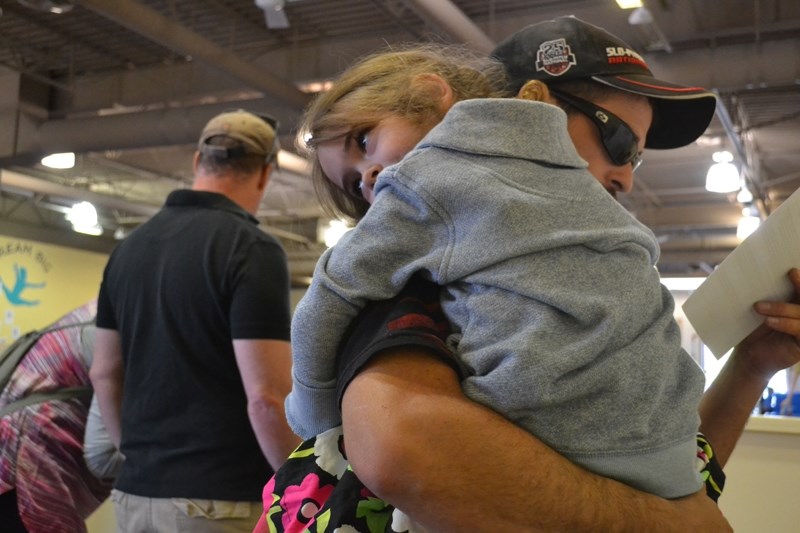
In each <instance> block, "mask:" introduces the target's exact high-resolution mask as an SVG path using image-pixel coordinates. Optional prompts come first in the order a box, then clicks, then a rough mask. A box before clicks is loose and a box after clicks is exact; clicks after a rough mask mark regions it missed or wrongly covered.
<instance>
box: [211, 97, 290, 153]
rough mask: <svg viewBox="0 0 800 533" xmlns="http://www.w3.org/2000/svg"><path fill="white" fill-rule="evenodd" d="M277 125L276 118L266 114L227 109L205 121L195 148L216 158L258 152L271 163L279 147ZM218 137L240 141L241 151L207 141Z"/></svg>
mask: <svg viewBox="0 0 800 533" xmlns="http://www.w3.org/2000/svg"><path fill="white" fill-rule="evenodd" d="M277 126H278V123H277V121H275V119H273V118H272V117H270V116H268V115H261V114H256V113H251V112H249V111H245V110H244V109H237V110H235V111H227V112H225V113H221V114H219V115H217V116H215V117H214V118H212V119H211V120H209V121H208V124H206V126H205V128H203V132H202V133H201V134H200V141H199V142H198V143H197V149H198V150H199V151H200V152H201V153H204V154H207V155H215V156H218V157H235V156H236V155H244V154H251V155H260V156H263V157H264V158H265V159H266V160H267V162H270V161H271V160H272V159H273V158H274V157H275V154H276V153H277V152H278V150H279V149H280V145H279V144H278V140H277V135H276V130H277ZM218 136H224V137H230V138H231V139H235V140H237V141H239V143H240V145H241V150H242V151H241V152H240V151H239V150H235V151H233V152H232V151H231V150H230V149H227V148H224V147H222V146H215V145H210V144H208V141H209V139H211V138H212V137H218Z"/></svg>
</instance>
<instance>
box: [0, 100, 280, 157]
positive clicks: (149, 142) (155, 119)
mask: <svg viewBox="0 0 800 533" xmlns="http://www.w3.org/2000/svg"><path fill="white" fill-rule="evenodd" d="M231 107H235V106H231V105H230V104H227V103H225V104H212V105H202V106H193V107H179V108H169V109H160V110H155V111H140V112H133V113H119V114H111V115H103V116H89V117H80V118H70V119H61V120H48V121H46V122H42V123H40V124H38V125H37V126H36V127H35V128H36V129H35V130H33V131H27V132H24V131H21V132H20V135H19V138H18V144H17V154H41V153H53V152H65V151H66V152H76V153H84V152H92V151H103V150H128V149H137V148H152V147H160V146H176V145H186V144H195V143H196V142H197V139H198V138H199V136H200V132H201V131H202V129H203V127H204V126H205V125H206V123H207V122H208V121H209V120H210V119H211V118H212V117H213V116H215V115H217V114H219V113H221V112H223V111H227V110H230V109H231ZM246 107H248V108H250V109H252V108H254V106H251V105H249V104H248V105H247V106H246ZM277 118H278V120H279V121H280V122H281V123H283V124H293V123H294V121H293V120H289V121H287V122H284V121H283V120H282V119H281V118H280V117H277ZM0 163H2V159H0Z"/></svg>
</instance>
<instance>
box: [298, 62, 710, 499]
mask: <svg viewBox="0 0 800 533" xmlns="http://www.w3.org/2000/svg"><path fill="white" fill-rule="evenodd" d="M422 55H424V53H423V54H422ZM412 56H413V55H412ZM412 56H409V57H402V58H398V57H392V53H391V52H390V53H389V57H383V56H377V58H372V59H368V60H367V61H365V62H362V63H360V64H359V65H357V66H356V67H355V68H354V69H353V70H352V71H349V72H347V73H345V74H344V75H343V77H342V79H341V80H340V81H339V83H338V84H336V85H334V89H333V90H332V91H331V93H329V94H327V95H325V96H323V97H321V98H320V100H319V101H317V102H316V103H315V105H314V106H313V107H312V108H311V110H310V112H309V119H308V121H309V128H308V129H309V132H310V133H311V139H312V141H311V142H312V146H313V147H314V149H315V155H316V166H315V175H316V176H317V183H318V184H320V185H322V188H323V189H324V191H325V192H327V193H328V197H329V198H330V200H331V201H332V203H333V205H334V206H335V207H336V208H337V209H338V210H339V211H342V212H345V213H346V214H349V215H351V216H354V217H355V218H357V217H359V216H360V215H361V214H362V213H363V210H365V209H366V208H367V205H368V204H372V205H371V209H369V211H368V212H366V213H365V214H363V216H362V217H361V220H360V222H359V223H358V225H357V226H356V227H355V228H354V229H353V230H352V231H351V232H349V233H348V234H347V235H346V236H345V237H344V238H343V239H342V241H340V243H339V244H337V245H336V246H335V247H333V248H331V249H330V250H328V251H327V252H326V253H325V254H323V256H322V258H321V259H320V261H319V263H318V265H317V269H316V271H315V273H314V280H313V282H312V285H311V287H310V288H309V290H308V292H307V293H306V295H305V297H304V298H303V300H302V301H301V302H300V304H299V305H298V307H297V309H296V311H295V314H294V317H293V322H292V352H293V388H292V392H291V393H290V395H289V396H288V398H287V401H286V412H287V418H288V420H289V423H290V425H291V426H292V429H293V430H294V431H295V432H296V433H297V434H299V435H300V436H301V437H303V438H310V437H312V436H314V435H317V434H319V433H322V432H324V431H326V430H329V429H331V428H332V427H335V426H337V425H339V424H340V423H341V420H340V414H339V407H338V403H337V380H336V363H335V360H336V349H337V347H338V346H339V345H340V343H341V342H342V340H343V338H344V336H345V332H346V330H347V328H348V327H349V326H350V323H351V321H352V320H353V319H355V317H356V315H358V313H359V312H360V311H361V310H362V309H363V307H364V306H365V305H366V303H367V302H369V301H376V300H385V299H388V298H391V297H393V296H395V295H397V294H398V293H399V292H400V291H401V290H402V289H403V288H404V287H405V286H406V284H407V283H408V282H409V281H410V280H411V279H412V277H414V276H417V275H421V276H423V277H424V278H426V279H428V280H431V281H433V282H434V283H436V284H438V285H439V286H441V288H442V307H443V310H444V312H445V314H446V315H447V318H448V320H449V322H450V323H451V324H452V327H453V334H452V335H451V336H450V338H449V339H448V342H449V343H450V344H451V346H453V347H454V348H455V350H456V353H457V359H458V362H459V363H460V365H461V367H462V369H463V373H464V375H465V377H464V379H463V380H462V386H463V389H464V392H465V393H466V394H467V396H469V397H470V398H471V399H473V400H475V401H478V402H480V403H483V404H484V405H487V406H488V407H490V408H492V409H494V410H495V411H497V412H499V413H502V414H504V415H505V416H506V417H508V418H509V419H510V420H512V421H513V422H515V423H517V424H518V425H520V426H521V427H523V428H524V429H526V430H527V431H529V432H531V433H532V434H534V435H536V436H537V437H538V438H540V439H541V440H542V441H544V442H545V443H547V444H548V445H550V446H552V447H553V448H555V449H556V450H558V451H559V452H560V453H562V454H563V455H565V456H566V457H567V458H569V459H570V460H572V461H573V462H576V463H578V464H580V465H582V466H584V467H585V468H587V469H589V470H592V471H594V472H597V473H599V474H601V475H604V476H607V477H612V478H615V479H617V480H620V481H623V482H625V483H627V484H629V485H632V486H634V487H636V488H639V489H641V490H645V491H648V492H652V493H654V494H658V495H661V496H663V497H668V498H677V497H681V496H685V495H688V494H692V493H694V492H696V491H697V490H699V488H700V487H701V486H702V481H701V479H700V476H699V474H698V472H697V469H696V466H695V463H694V461H695V456H696V432H697V428H698V424H699V417H698V414H697V406H698V403H699V399H700V397H701V395H702V392H703V384H704V377H703V373H702V371H701V370H700V369H699V367H698V366H697V364H696V363H695V362H694V360H693V359H692V358H691V356H689V354H687V353H686V352H685V351H684V350H683V349H682V348H681V346H680V333H679V330H678V328H677V325H676V324H675V322H674V320H673V318H672V311H673V303H672V299H671V297H670V295H669V293H668V292H667V291H666V289H664V288H663V287H662V286H661V284H660V279H659V276H658V273H657V271H656V269H655V268H654V266H655V263H656V260H657V258H658V253H659V250H658V243H657V241H656V239H655V237H654V235H653V234H652V232H650V231H649V230H648V229H647V228H645V227H644V226H643V225H642V224H640V223H639V222H638V221H636V220H635V218H634V217H633V216H632V215H631V214H630V213H628V212H627V211H626V210H625V209H624V208H623V207H622V206H620V205H619V204H618V203H617V202H616V201H615V199H614V197H613V196H612V195H610V194H608V192H607V191H606V190H605V189H604V187H603V186H601V185H600V183H598V181H597V180H596V179H595V178H594V177H593V176H592V175H591V174H589V173H588V172H587V171H586V168H585V167H586V163H585V161H584V160H583V159H582V158H581V157H580V156H579V155H578V153H577V152H576V150H575V147H574V145H573V144H572V141H571V139H570V136H569V133H568V130H567V117H566V114H565V113H564V112H563V111H562V110H561V109H560V108H559V107H557V106H556V105H553V104H555V103H556V102H557V100H556V99H555V98H554V97H553V96H552V95H551V93H550V90H549V89H548V87H547V85H545V84H544V83H542V82H540V81H530V82H528V83H526V84H524V85H523V86H522V87H521V88H520V90H519V93H518V95H517V98H471V97H472V96H473V95H474V92H472V93H470V92H468V91H462V90H461V89H460V88H455V87H454V86H453V84H452V83H451V79H456V80H461V79H463V76H464V74H465V73H466V74H470V75H471V76H473V79H474V80H476V81H480V80H481V79H488V78H485V77H484V76H483V75H480V71H475V70H473V71H472V72H471V71H470V70H471V69H467V70H463V69H460V68H453V69H451V70H445V71H444V72H445V75H446V76H447V77H444V76H443V75H441V74H440V71H438V70H434V69H432V68H431V67H430V65H429V64H428V63H426V61H419V62H417V61H412V60H411V59H410V57H412ZM456 74H458V75H456ZM466 86H467V87H469V88H470V89H472V88H473V87H476V86H477V87H481V89H480V91H479V92H483V93H486V92H487V91H488V90H489V89H491V88H492V85H491V84H488V85H481V84H480V83H478V84H475V83H468V84H466ZM483 87H485V89H484V88H483ZM617 92H618V95H617V96H616V100H614V101H615V102H617V104H619V107H620V109H621V110H622V111H621V112H623V113H625V115H624V116H625V117H626V118H627V119H628V120H629V123H626V122H625V121H624V120H623V119H622V118H620V117H617V116H616V115H614V114H613V113H611V112H610V111H609V110H607V109H603V114H604V117H605V118H606V122H607V123H608V124H609V127H614V128H615V130H614V131H615V133H617V134H618V135H623V136H625V138H626V139H628V140H629V144H628V145H625V146H623V148H625V151H626V153H627V156H626V157H627V158H628V159H627V160H626V161H627V162H628V163H630V164H631V165H634V163H635V161H636V160H638V153H639V152H640V151H641V149H642V148H643V146H644V142H645V141H644V139H645V137H646V135H647V131H648V128H649V126H650V121H651V117H652V110H651V106H650V103H649V101H648V100H647V99H646V98H645V97H643V96H637V95H629V94H625V93H622V92H621V91H617ZM554 94H556V95H557V98H558V99H559V100H561V101H567V102H568V103H569V104H570V105H573V103H574V105H576V106H580V105H582V104H580V103H579V102H580V100H579V99H577V98H575V96H574V95H568V94H567V93H565V91H564V90H563V89H560V90H559V91H558V92H554ZM633 116H635V117H639V118H638V119H636V120H634V119H633V118H631V117H633ZM406 154H407V155H406ZM403 156H405V157H404V158H403ZM401 158H403V159H402V161H400V159H401ZM398 161H400V162H399V163H398ZM621 276H622V277H624V282H623V281H622V280H621ZM620 405H636V406H637V409H636V410H633V411H620V409H619V406H620Z"/></svg>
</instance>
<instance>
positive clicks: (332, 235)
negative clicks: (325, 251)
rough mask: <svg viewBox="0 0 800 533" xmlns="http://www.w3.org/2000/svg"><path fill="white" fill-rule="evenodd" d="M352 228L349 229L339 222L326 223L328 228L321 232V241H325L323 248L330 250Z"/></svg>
mask: <svg viewBox="0 0 800 533" xmlns="http://www.w3.org/2000/svg"><path fill="white" fill-rule="evenodd" d="M351 229H353V228H350V227H348V226H347V224H345V223H344V222H343V221H341V220H331V221H330V222H329V223H328V227H327V228H325V230H323V239H324V240H325V246H327V247H328V248H330V247H331V246H334V245H335V244H336V243H337V242H339V239H341V238H342V236H343V235H344V234H345V233H347V232H348V231H350V230H351Z"/></svg>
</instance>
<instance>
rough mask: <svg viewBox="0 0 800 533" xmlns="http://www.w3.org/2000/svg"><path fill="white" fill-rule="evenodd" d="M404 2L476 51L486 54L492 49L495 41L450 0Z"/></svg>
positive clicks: (411, 0) (412, 0) (409, 0)
mask: <svg viewBox="0 0 800 533" xmlns="http://www.w3.org/2000/svg"><path fill="white" fill-rule="evenodd" d="M406 3H407V4H408V5H410V6H412V7H413V8H415V9H416V10H418V11H419V12H421V13H422V14H424V16H425V17H427V18H429V19H430V20H431V21H432V22H434V23H435V24H436V25H437V26H439V27H440V28H442V29H443V30H445V31H446V32H448V33H449V34H450V35H451V36H453V37H455V38H456V39H457V40H459V41H461V42H463V43H465V44H468V45H470V46H471V47H472V48H474V49H475V50H477V51H478V52H482V53H484V54H488V53H489V52H491V51H492V50H494V47H495V44H496V43H495V42H494V41H493V40H492V39H491V38H489V36H488V35H486V33H484V31H483V30H482V29H480V28H479V27H478V26H477V25H476V24H475V23H474V22H472V20H470V18H469V17H467V16H466V15H465V14H464V12H463V11H461V10H460V9H459V8H458V6H456V5H455V4H454V3H453V2H451V1H450V0H406Z"/></svg>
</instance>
